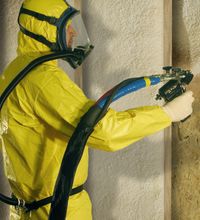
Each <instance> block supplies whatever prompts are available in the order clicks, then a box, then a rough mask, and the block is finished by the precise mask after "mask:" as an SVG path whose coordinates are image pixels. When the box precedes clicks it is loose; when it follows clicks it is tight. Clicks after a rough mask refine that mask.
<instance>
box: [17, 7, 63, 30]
mask: <svg viewBox="0 0 200 220" xmlns="http://www.w3.org/2000/svg"><path fill="white" fill-rule="evenodd" d="M20 14H27V15H30V16H33V17H35V18H36V19H38V20H40V21H46V22H48V23H49V24H52V25H55V26H57V24H58V20H59V19H58V18H56V17H51V16H47V15H44V14H41V13H38V12H35V11H31V10H29V9H26V8H23V7H21V9H20Z"/></svg>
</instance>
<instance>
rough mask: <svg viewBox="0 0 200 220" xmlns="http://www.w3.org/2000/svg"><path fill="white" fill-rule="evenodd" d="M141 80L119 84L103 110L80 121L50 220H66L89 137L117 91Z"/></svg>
mask: <svg viewBox="0 0 200 220" xmlns="http://www.w3.org/2000/svg"><path fill="white" fill-rule="evenodd" d="M141 78H143V77H139V78H131V79H126V80H124V81H123V82H121V83H119V84H118V85H117V86H115V87H114V88H113V89H111V90H110V94H109V92H108V97H107V100H106V102H105V104H104V106H103V108H100V107H99V106H98V105H97V103H96V104H95V105H93V106H92V107H91V108H90V109H89V110H88V111H87V112H86V113H85V114H84V115H83V116H82V118H81V119H80V122H79V124H78V126H77V127H76V129H75V130H74V133H73V135H72V136H71V138H70V140H69V142H68V145H67V148H66V151H65V153H64V156H63V159H62V163H61V166H60V170H59V174H58V177H57V180H56V184H55V188H54V193H53V199H52V203H51V209H50V214H49V220H55V219H59V220H65V219H66V213H67V207H68V198H69V192H70V190H71V188H72V185H73V181H74V177H75V173H76V170H77V167H78V164H79V162H80V160H81V157H82V154H83V152H84V148H85V145H86V142H87V140H88V138H89V136H90V135H91V133H92V132H93V130H94V127H95V125H96V124H97V123H98V122H99V121H100V120H101V118H102V117H103V116H104V115H105V114H106V111H107V109H108V107H109V105H110V104H111V102H112V99H113V98H114V96H115V94H116V93H117V91H118V90H119V89H121V88H122V87H124V86H126V85H128V84H129V83H131V82H134V81H137V80H138V79H141Z"/></svg>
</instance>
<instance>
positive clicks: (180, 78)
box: [156, 66, 193, 102]
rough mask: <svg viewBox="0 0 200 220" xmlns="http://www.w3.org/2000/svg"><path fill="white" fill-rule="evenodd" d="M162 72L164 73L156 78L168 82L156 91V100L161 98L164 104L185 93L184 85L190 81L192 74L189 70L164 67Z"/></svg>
mask: <svg viewBox="0 0 200 220" xmlns="http://www.w3.org/2000/svg"><path fill="white" fill-rule="evenodd" d="M163 70H165V73H164V74H161V75H158V77H160V81H168V82H167V83H166V84H165V85H164V86H162V87H161V88H160V89H159V90H158V94H157V96H156V100H159V99H162V98H163V99H164V100H165V101H166V102H170V101H172V100H173V99H175V98H176V97H178V96H180V95H181V94H183V93H184V92H185V91H186V85H188V84H189V83H190V82H191V81H192V79H193V74H192V73H191V71H190V70H182V69H181V68H178V67H172V66H165V67H163Z"/></svg>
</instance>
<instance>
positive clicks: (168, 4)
mask: <svg viewBox="0 0 200 220" xmlns="http://www.w3.org/2000/svg"><path fill="white" fill-rule="evenodd" d="M163 28H164V62H163V63H164V66H171V65H172V0H164V27H163ZM171 140H172V135H171V127H169V128H167V129H165V131H164V145H165V150H164V219H165V220H171V190H172V181H171V176H172V171H171V170H172V143H171Z"/></svg>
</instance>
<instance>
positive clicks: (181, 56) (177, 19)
mask: <svg viewBox="0 0 200 220" xmlns="http://www.w3.org/2000/svg"><path fill="white" fill-rule="evenodd" d="M173 2H174V4H173V12H174V13H173V64H174V65H175V66H180V67H183V68H187V69H191V70H192V71H193V73H194V74H195V78H194V80H193V82H192V84H191V86H190V89H191V90H192V91H193V92H194V96H195V102H194V105H193V108H194V112H193V114H192V117H191V118H190V119H188V120H187V121H186V122H184V123H178V124H175V125H174V127H173V154H172V157H173V170H172V174H173V175H172V176H173V178H172V183H173V190H172V219H173V220H177V219H178V220H186V219H188V220H189V219H191V220H199V219H200V205H199V204H200V190H199V189H200V181H199V180H200V140H199V137H200V111H199V109H200V86H199V85H200V56H199V55H200V41H199V36H200V1H199V0H194V1H189V0H178V1H173Z"/></svg>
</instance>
